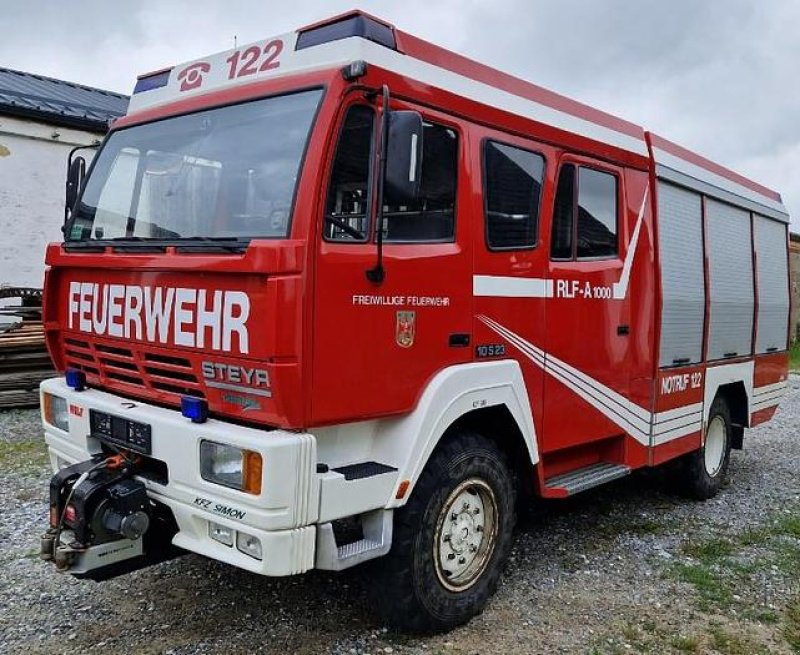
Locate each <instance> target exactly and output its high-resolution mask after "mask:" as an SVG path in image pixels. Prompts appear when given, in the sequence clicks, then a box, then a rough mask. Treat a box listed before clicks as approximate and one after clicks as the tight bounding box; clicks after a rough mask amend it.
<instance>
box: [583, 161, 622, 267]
mask: <svg viewBox="0 0 800 655" xmlns="http://www.w3.org/2000/svg"><path fill="white" fill-rule="evenodd" d="M617 197H618V196H617V178H616V176H615V175H611V174H610V173H603V172H602V171H598V170H595V169H593V168H581V169H580V175H579V178H578V259H582V258H584V257H613V256H614V255H616V254H617Z"/></svg>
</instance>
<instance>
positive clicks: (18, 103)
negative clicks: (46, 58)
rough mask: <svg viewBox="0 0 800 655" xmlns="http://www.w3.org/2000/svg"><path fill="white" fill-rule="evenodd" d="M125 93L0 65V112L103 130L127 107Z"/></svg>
mask: <svg viewBox="0 0 800 655" xmlns="http://www.w3.org/2000/svg"><path fill="white" fill-rule="evenodd" d="M128 99H129V98H128V96H124V95H122V94H119V93H113V92H111V91H103V90H102V89H94V88H92V87H90V86H83V85H81V84H73V83H72V82H64V81H62V80H56V79H53V78H51V77H44V76H43V75H34V74H32V73H23V72H21V71H15V70H11V69H10V68H2V67H0V114H14V115H17V116H24V117H27V118H38V119H40V120H46V121H47V122H49V123H55V124H57V125H63V126H65V127H75V128H79V129H84V130H90V131H93V132H106V131H107V130H108V123H109V121H110V120H112V119H113V118H116V117H117V116H122V115H123V114H124V113H125V112H126V111H127V110H128Z"/></svg>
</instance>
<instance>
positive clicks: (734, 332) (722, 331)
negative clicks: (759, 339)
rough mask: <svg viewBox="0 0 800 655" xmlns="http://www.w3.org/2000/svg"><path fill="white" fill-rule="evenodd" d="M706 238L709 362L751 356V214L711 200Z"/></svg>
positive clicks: (709, 201)
mask: <svg viewBox="0 0 800 655" xmlns="http://www.w3.org/2000/svg"><path fill="white" fill-rule="evenodd" d="M706 236H707V244H706V248H707V253H708V274H709V295H710V300H711V309H710V317H709V320H710V323H709V333H708V359H709V360H715V359H723V358H727V357H737V356H738V357H742V356H747V355H750V354H751V347H752V340H753V310H754V306H755V299H754V290H753V249H752V235H751V230H750V212H748V211H745V210H744V209H740V208H739V207H734V206H733V205H729V204H727V203H724V202H720V201H718V200H714V199H712V198H707V199H706Z"/></svg>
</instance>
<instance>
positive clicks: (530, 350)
mask: <svg viewBox="0 0 800 655" xmlns="http://www.w3.org/2000/svg"><path fill="white" fill-rule="evenodd" d="M478 320H480V321H482V322H483V323H484V324H485V325H486V326H488V327H489V328H490V329H492V330H494V331H495V332H497V334H499V335H500V336H502V337H503V338H505V339H506V340H508V341H509V342H511V343H512V344H513V345H514V346H515V347H516V348H517V349H518V350H519V351H520V352H522V354H523V355H525V356H526V357H527V358H528V359H530V360H531V361H532V362H533V363H534V364H536V365H537V366H538V367H539V368H541V369H542V370H544V371H545V373H548V374H549V375H551V376H552V377H553V378H555V379H556V380H558V381H559V382H561V383H562V384H563V385H564V386H566V387H567V388H568V389H570V390H571V391H573V392H574V393H575V394H576V395H578V396H579V397H581V398H583V399H584V400H585V401H586V402H587V403H589V404H590V405H591V406H592V407H594V408H595V409H596V410H597V411H598V412H600V413H601V414H603V416H605V417H606V418H608V419H609V420H610V421H612V422H614V423H615V424H616V425H618V426H619V427H620V428H622V429H623V430H624V431H625V432H627V433H628V434H630V435H631V436H632V437H633V438H634V439H636V441H638V442H639V443H641V444H642V445H644V446H648V445H649V444H650V420H651V416H652V414H651V413H650V412H649V411H648V410H646V409H644V408H642V407H639V406H637V405H635V404H634V403H631V402H630V401H628V400H627V399H625V398H624V397H622V396H621V395H620V394H618V393H617V392H616V391H614V390H613V389H610V388H608V387H606V386H605V385H603V384H601V383H599V382H597V380H594V379H593V378H590V377H589V376H587V375H584V374H583V373H581V372H580V371H577V369H574V368H572V367H571V366H569V365H567V364H565V363H564V362H562V361H560V360H559V359H557V358H555V357H553V356H552V355H548V354H546V353H545V352H544V351H543V350H541V349H540V348H537V347H536V346H534V345H533V344H532V343H530V342H528V341H526V340H525V339H523V338H522V337H521V336H519V335H518V334H516V333H515V332H512V331H511V330H509V329H508V328H506V327H504V326H502V325H500V324H499V323H497V322H496V321H494V320H492V319H491V318H489V317H488V316H478Z"/></svg>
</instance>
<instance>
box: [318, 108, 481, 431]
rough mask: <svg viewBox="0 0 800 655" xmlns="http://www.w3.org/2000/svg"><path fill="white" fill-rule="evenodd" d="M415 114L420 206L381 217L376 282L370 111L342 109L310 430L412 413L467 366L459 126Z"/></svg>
mask: <svg viewBox="0 0 800 655" xmlns="http://www.w3.org/2000/svg"><path fill="white" fill-rule="evenodd" d="M392 107H393V108H396V109H411V110H415V111H419V112H420V113H421V114H422V115H423V119H424V121H425V122H424V130H423V163H422V180H421V198H420V200H419V202H418V203H416V204H415V205H414V206H395V205H391V204H386V205H385V206H384V212H383V213H384V221H383V226H382V229H383V230H384V233H383V238H384V247H383V266H384V269H385V279H384V280H383V282H381V283H374V282H371V281H370V280H369V279H368V278H367V271H368V270H370V269H372V268H374V267H375V265H376V261H377V245H376V229H377V227H376V225H375V220H374V216H372V215H371V207H372V205H373V204H374V203H373V193H376V189H377V184H376V183H375V182H376V180H375V179H374V175H375V174H376V173H375V169H376V167H375V165H374V157H375V150H376V142H377V139H376V137H377V133H378V132H379V129H380V127H379V125H380V110H379V109H377V108H375V107H374V106H372V105H368V104H363V100H362V101H361V102H356V103H354V104H350V105H349V106H346V107H344V108H343V110H342V115H341V120H340V127H339V129H338V132H339V135H338V142H337V144H336V146H335V149H334V152H332V153H331V157H330V163H329V166H328V169H329V170H328V172H327V182H326V187H327V191H326V194H325V199H324V203H323V204H324V206H323V209H322V215H321V216H320V217H319V233H318V234H319V239H318V246H317V247H318V251H317V262H316V271H315V287H314V294H315V302H314V317H313V355H312V358H313V364H312V365H313V372H312V400H311V412H312V422H313V424H325V423H328V424H330V423H342V422H352V421H356V420H360V419H365V418H369V417H374V416H385V415H390V414H396V413H401V412H405V411H409V410H411V409H412V408H413V407H414V405H415V404H416V402H417V401H418V399H419V397H420V396H421V394H422V392H423V391H424V389H425V386H426V385H427V384H428V382H430V380H431V379H432V378H433V377H434V375H435V374H436V373H437V372H439V371H440V370H441V369H443V368H445V367H447V366H451V365H454V364H459V363H462V362H466V361H468V360H469V359H470V358H471V357H470V354H471V348H470V343H471V325H470V316H471V304H472V296H471V247H470V243H469V229H468V227H469V226H468V224H467V223H466V221H462V220H460V219H461V213H462V207H463V206H465V204H466V203H465V200H466V199H467V198H468V195H467V191H466V190H465V189H466V188H467V187H466V185H465V184H464V182H463V179H464V177H465V175H466V171H467V167H466V149H465V139H464V134H463V129H462V126H461V125H460V124H459V123H458V122H457V121H455V120H453V119H451V118H450V117H448V116H446V115H443V114H439V113H437V112H434V111H431V110H427V109H425V110H422V109H420V108H418V107H415V106H412V105H410V104H409V103H399V102H393V104H392Z"/></svg>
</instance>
